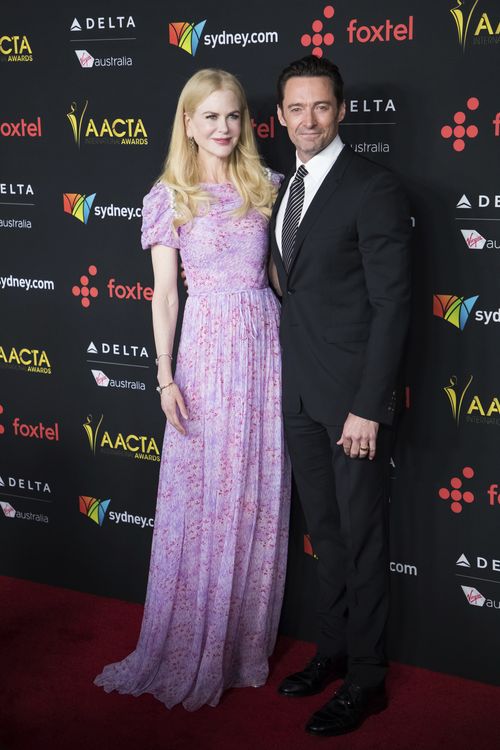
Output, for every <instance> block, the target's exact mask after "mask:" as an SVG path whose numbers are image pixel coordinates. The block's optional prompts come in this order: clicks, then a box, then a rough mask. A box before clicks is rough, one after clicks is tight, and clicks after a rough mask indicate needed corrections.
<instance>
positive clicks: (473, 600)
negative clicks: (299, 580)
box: [462, 586, 486, 607]
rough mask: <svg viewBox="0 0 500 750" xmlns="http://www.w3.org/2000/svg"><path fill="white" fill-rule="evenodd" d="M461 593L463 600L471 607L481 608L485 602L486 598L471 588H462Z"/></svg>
mask: <svg viewBox="0 0 500 750" xmlns="http://www.w3.org/2000/svg"><path fill="white" fill-rule="evenodd" d="M462 591H463V592H464V594H465V598H466V599H467V601H468V602H469V604H472V606H473V607H482V606H483V605H484V603H485V601H486V597H485V596H483V595H482V594H481V593H480V592H479V591H478V590H477V589H475V588H473V587H471V586H462Z"/></svg>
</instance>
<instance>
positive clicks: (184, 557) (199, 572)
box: [96, 70, 290, 710]
mask: <svg viewBox="0 0 500 750" xmlns="http://www.w3.org/2000/svg"><path fill="white" fill-rule="evenodd" d="M279 180H280V178H279V176H278V175H276V174H273V173H271V172H269V171H268V170H265V169H264V168H263V167H262V165H261V162H260V159H259V156H258V153H257V149H256V146H255V141H254V136H253V131H252V127H251V123H250V116H249V112H248V105H247V102H246V99H245V94H244V92H243V89H242V87H241V85H240V84H239V82H238V81H237V80H236V79H235V78H234V76H232V75H230V74H229V73H226V72H224V71H221V70H201V71H199V72H198V73H196V74H195V75H194V76H193V77H192V78H191V79H190V80H189V81H188V83H187V84H186V86H185V87H184V89H183V91H182V93H181V96H180V99H179V103H178V106H177V111H176V115H175V120H174V126H173V131H172V138H171V142H170V148H169V152H168V156H167V160H166V164H165V170H164V172H163V174H162V175H161V177H160V180H159V181H158V182H157V183H156V184H155V185H154V187H153V188H152V190H151V191H150V193H149V194H148V195H147V196H146V197H145V199H144V211H143V227H142V229H143V235H142V243H143V247H144V248H147V247H151V252H152V261H153V269H154V278H155V283H154V296H153V303H152V304H153V327H154V335H155V343H156V350H157V363H158V382H159V386H158V389H159V391H160V397H161V405H162V408H163V411H164V412H165V414H166V416H167V420H168V421H167V425H166V430H165V438H164V443H163V452H162V459H161V470H160V480H159V489H158V504H157V510H156V520H155V530H154V536H153V547H152V557H151V567H150V574H149V583H148V591H147V597H146V605H145V611H144V618H143V622H142V629H141V634H140V638H139V642H138V645H137V648H136V650H135V651H134V652H133V653H132V654H131V655H130V656H128V657H127V658H126V659H125V660H124V661H122V662H120V663H118V664H111V665H109V666H108V667H106V668H105V669H104V672H103V673H102V674H101V675H99V677H97V678H96V684H97V685H100V686H102V687H104V689H105V690H106V691H108V692H109V691H111V690H118V691H119V692H122V693H131V694H133V695H140V694H141V693H144V692H148V693H152V694H153V695H155V696H156V697H157V698H158V699H159V700H161V701H162V702H163V703H165V705H166V706H167V707H169V708H170V707H172V706H174V705H175V704H177V703H180V702H182V703H183V705H184V706H185V708H187V709H189V710H195V709H197V708H199V707H200V706H202V705H203V704H206V703H208V704H209V705H211V706H215V705H217V703H218V702H219V699H220V696H221V694H222V692H223V690H225V689H227V688H229V687H236V686H239V687H243V686H250V685H252V686H259V685H262V684H263V683H264V682H265V680H266V678H267V674H268V663H267V659H268V656H269V655H270V653H271V652H272V650H273V647H274V643H275V639H276V633H277V627H278V620H279V613H280V608H281V602H282V596H283V587H284V576H285V563H286V545H287V533H288V515H289V497H290V470H289V463H288V458H287V455H286V452H285V448H284V438H283V430H282V421H281V365H280V346H279V341H278V306H277V303H276V299H275V297H274V296H273V293H272V292H271V290H270V288H269V285H268V279H267V273H266V259H267V254H268V252H267V223H268V218H269V216H270V212H271V206H272V202H273V200H274V197H275V194H276V189H277V185H278V184H279ZM178 250H179V251H180V253H181V256H182V262H183V265H184V269H185V272H186V277H187V282H188V285H189V297H188V300H187V302H186V307H185V312H184V318H183V324H182V333H181V340H180V345H179V352H178V357H177V369H176V373H175V381H174V378H173V376H172V370H171V359H172V357H171V352H172V346H173V340H174V332H175V326H176V321H177V310H178V298H177V251H178Z"/></svg>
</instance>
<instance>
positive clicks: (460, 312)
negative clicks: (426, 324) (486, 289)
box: [432, 294, 479, 331]
mask: <svg viewBox="0 0 500 750" xmlns="http://www.w3.org/2000/svg"><path fill="white" fill-rule="evenodd" d="M478 299H479V295H478V294H476V295H475V296H473V297H468V298H467V299H465V297H457V295H456V294H434V295H433V308H432V311H433V314H434V315H435V317H436V318H443V320H446V321H447V322H448V323H451V325H452V326H455V328H458V329H459V330H460V331H463V330H464V328H465V326H466V323H467V321H468V319H469V315H470V313H471V311H472V308H473V307H474V305H475V304H476V302H477V300H478Z"/></svg>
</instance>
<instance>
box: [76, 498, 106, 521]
mask: <svg viewBox="0 0 500 750" xmlns="http://www.w3.org/2000/svg"><path fill="white" fill-rule="evenodd" d="M110 502H111V499H109V498H108V499H107V500H98V499H97V498H96V497H90V496H88V495H80V496H79V498H78V503H79V508H80V513H83V515H84V516H87V518H89V519H90V520H91V521H93V522H94V523H96V524H97V525H98V526H102V525H103V523H104V519H105V518H106V513H107V512H108V508H109V504H110Z"/></svg>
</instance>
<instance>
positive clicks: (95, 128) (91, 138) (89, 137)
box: [66, 100, 148, 148]
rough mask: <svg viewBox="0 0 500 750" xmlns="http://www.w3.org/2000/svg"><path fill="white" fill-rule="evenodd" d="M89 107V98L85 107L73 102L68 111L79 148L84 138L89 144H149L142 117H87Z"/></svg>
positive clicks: (67, 115)
mask: <svg viewBox="0 0 500 750" xmlns="http://www.w3.org/2000/svg"><path fill="white" fill-rule="evenodd" d="M87 108H88V100H86V101H85V103H84V105H83V107H79V106H78V105H77V103H76V102H72V103H71V106H70V110H69V112H67V113H66V117H67V118H68V120H69V123H70V126H71V130H72V132H73V138H74V141H75V143H76V145H77V146H78V148H80V145H81V142H82V139H83V141H84V143H87V144H89V145H92V144H101V143H104V144H111V145H120V146H147V145H148V134H147V131H146V128H145V126H144V123H143V121H142V118H140V117H114V118H112V117H104V118H94V117H89V118H88V119H86V118H85V115H86V112H87Z"/></svg>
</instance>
